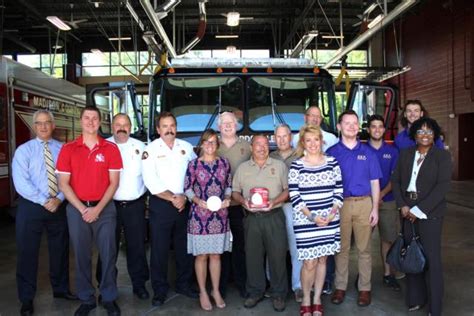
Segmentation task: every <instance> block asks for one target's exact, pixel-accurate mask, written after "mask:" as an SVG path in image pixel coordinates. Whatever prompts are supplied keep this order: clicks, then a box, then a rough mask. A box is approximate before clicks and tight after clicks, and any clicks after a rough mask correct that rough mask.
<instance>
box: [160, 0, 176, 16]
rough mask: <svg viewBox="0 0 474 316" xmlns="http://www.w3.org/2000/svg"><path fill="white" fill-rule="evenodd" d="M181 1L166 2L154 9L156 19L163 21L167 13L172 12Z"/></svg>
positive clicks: (169, 0) (171, 0) (170, 0)
mask: <svg viewBox="0 0 474 316" xmlns="http://www.w3.org/2000/svg"><path fill="white" fill-rule="evenodd" d="M180 2H181V0H168V1H166V2H165V3H163V4H162V5H160V6H159V7H158V8H156V14H157V16H158V19H160V20H161V19H163V18H164V17H166V16H167V15H168V12H170V11H171V10H173V9H174V8H175V7H176V6H177V5H178V4H180Z"/></svg>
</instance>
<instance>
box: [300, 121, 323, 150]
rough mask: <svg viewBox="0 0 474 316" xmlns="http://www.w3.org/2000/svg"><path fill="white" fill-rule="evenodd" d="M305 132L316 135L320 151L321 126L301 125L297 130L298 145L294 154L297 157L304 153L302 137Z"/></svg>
mask: <svg viewBox="0 0 474 316" xmlns="http://www.w3.org/2000/svg"><path fill="white" fill-rule="evenodd" d="M306 134H315V135H316V136H317V137H319V140H320V141H321V151H322V144H323V133H322V132H321V128H320V127H318V126H315V125H303V127H302V128H301V129H300V132H299V136H300V139H299V140H298V145H297V147H296V154H297V155H298V156H299V157H302V156H303V155H304V137H305V135H306Z"/></svg>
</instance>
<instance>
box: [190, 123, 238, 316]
mask: <svg viewBox="0 0 474 316" xmlns="http://www.w3.org/2000/svg"><path fill="white" fill-rule="evenodd" d="M218 148H219V140H218V138H217V133H216V132H215V131H213V130H206V131H205V132H204V133H203V135H202V137H201V140H200V141H199V149H200V157H199V158H196V159H194V160H192V161H190V162H189V165H188V170H187V172H186V179H185V194H186V196H187V197H188V199H189V200H190V201H192V205H191V212H189V220H188V253H190V254H193V255H194V256H195V257H196V258H195V262H194V268H195V271H196V278H197V281H198V284H199V290H200V294H199V301H200V304H201V308H202V309H204V310H206V311H209V310H212V305H211V302H210V299H209V295H208V294H207V290H206V278H207V268H208V261H209V272H210V275H211V283H212V292H211V295H212V297H213V298H214V300H215V302H216V306H217V307H218V308H224V307H225V302H224V300H223V298H222V296H221V294H220V292H219V278H220V274H221V259H220V255H221V254H222V253H224V251H230V230H229V219H228V216H227V215H228V214H227V207H228V206H229V203H230V196H231V193H232V189H231V183H232V180H231V173H230V164H229V162H228V161H227V159H225V158H220V157H218V156H217V149H218ZM211 196H218V197H219V198H220V199H221V200H222V205H221V208H220V209H219V210H218V211H216V212H212V211H211V210H209V208H208V205H207V199H208V198H209V197H211ZM211 208H212V207H211Z"/></svg>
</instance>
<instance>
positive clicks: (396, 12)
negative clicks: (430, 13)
mask: <svg viewBox="0 0 474 316" xmlns="http://www.w3.org/2000/svg"><path fill="white" fill-rule="evenodd" d="M416 2H417V0H406V1H404V2H402V3H400V4H399V5H398V6H397V7H395V8H394V9H393V10H392V11H391V12H390V13H389V14H387V16H386V17H384V18H383V19H382V21H380V23H378V24H376V25H374V27H372V28H370V29H368V30H367V31H365V32H364V33H362V34H361V35H359V36H358V37H357V38H356V39H355V40H353V41H352V42H351V43H350V44H349V45H347V46H346V47H345V48H344V49H342V50H340V51H339V52H338V53H337V54H336V55H335V56H334V57H333V58H331V59H330V60H329V61H328V62H327V63H326V64H325V65H324V66H323V67H322V68H329V67H331V66H332V65H334V64H335V63H336V62H337V61H338V60H339V59H341V58H342V57H344V56H345V55H347V54H348V53H350V52H351V51H352V50H354V49H356V48H357V47H359V45H361V44H362V43H364V42H366V41H367V40H369V39H370V38H371V37H372V36H374V35H375V34H376V33H377V32H378V31H380V30H381V29H382V28H384V27H385V26H386V25H388V24H389V23H391V22H392V21H393V20H395V19H396V18H397V17H399V16H400V15H401V14H403V13H404V12H405V11H407V10H408V9H410V8H411V7H412V6H413V5H414V4H415V3H416Z"/></svg>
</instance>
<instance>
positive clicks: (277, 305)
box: [272, 297, 286, 312]
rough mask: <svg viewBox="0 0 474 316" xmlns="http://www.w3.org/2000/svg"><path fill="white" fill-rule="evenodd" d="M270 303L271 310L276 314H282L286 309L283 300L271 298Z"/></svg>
mask: <svg viewBox="0 0 474 316" xmlns="http://www.w3.org/2000/svg"><path fill="white" fill-rule="evenodd" d="M272 303H273V309H274V310H275V311H276V312H283V311H284V310H285V308H286V304H285V299H283V298H281V297H275V298H273V300H272Z"/></svg>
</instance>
